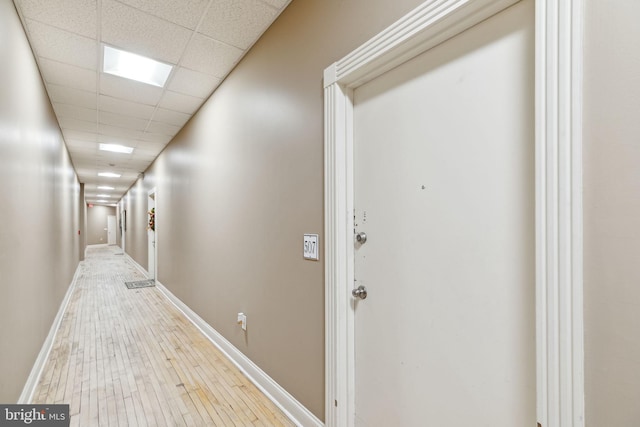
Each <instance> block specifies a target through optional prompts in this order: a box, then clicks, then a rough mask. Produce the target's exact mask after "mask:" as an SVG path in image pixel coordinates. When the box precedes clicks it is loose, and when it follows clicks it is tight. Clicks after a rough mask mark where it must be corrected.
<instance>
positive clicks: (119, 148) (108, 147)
mask: <svg viewBox="0 0 640 427" xmlns="http://www.w3.org/2000/svg"><path fill="white" fill-rule="evenodd" d="M100 150H102V151H111V152H113V153H125V154H131V153H133V148H132V147H126V146H124V145H118V144H100Z"/></svg>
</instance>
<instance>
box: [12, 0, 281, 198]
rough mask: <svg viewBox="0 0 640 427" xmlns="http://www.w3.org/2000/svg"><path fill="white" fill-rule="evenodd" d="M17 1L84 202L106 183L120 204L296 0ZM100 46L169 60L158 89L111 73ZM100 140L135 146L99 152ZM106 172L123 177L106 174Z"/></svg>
mask: <svg viewBox="0 0 640 427" xmlns="http://www.w3.org/2000/svg"><path fill="white" fill-rule="evenodd" d="M13 2H14V4H15V6H16V9H17V10H18V13H19V16H20V19H21V20H22V24H23V27H24V29H25V32H26V34H27V37H28V39H29V43H30V45H31V49H32V51H33V54H34V57H35V59H36V62H37V64H38V67H39V69H40V74H41V76H42V79H43V81H44V84H45V87H46V90H47V94H48V96H49V98H50V100H51V104H52V106H53V109H54V112H55V114H56V117H57V119H58V122H59V125H60V128H61V131H62V134H63V138H64V140H65V143H66V145H67V148H68V150H69V154H70V156H71V160H72V163H73V165H74V168H75V169H76V172H77V174H78V178H79V180H80V182H82V183H84V184H85V194H86V196H87V201H89V202H92V201H93V202H95V200H97V199H96V198H95V196H96V195H97V194H101V192H98V191H97V186H98V185H101V184H104V183H108V184H107V185H109V186H111V187H114V190H113V193H112V194H113V196H114V197H113V198H112V201H113V202H115V201H117V200H119V199H120V198H121V196H122V195H123V194H124V193H125V192H126V191H127V190H128V189H129V188H130V186H131V185H132V184H133V183H135V181H136V179H137V178H138V176H139V174H140V173H141V172H144V171H145V170H146V169H147V168H148V167H149V165H150V164H151V163H152V162H153V161H154V160H155V158H156V157H157V156H158V155H159V153H160V152H161V151H162V150H163V149H164V148H165V147H166V145H167V144H168V143H169V142H170V141H171V140H172V139H173V137H174V136H175V135H176V134H177V133H178V132H179V131H180V129H181V128H182V127H183V126H184V125H185V124H186V123H187V122H188V120H189V119H190V118H191V116H192V115H193V114H195V112H196V111H197V110H198V109H199V108H200V107H201V106H202V104H203V103H204V102H205V101H206V99H208V98H209V96H210V95H211V94H212V93H213V92H214V91H215V90H216V88H217V87H218V86H219V85H220V83H221V82H222V81H223V80H224V78H226V76H227V75H228V74H229V73H230V72H231V70H232V69H233V68H234V67H235V66H236V65H237V64H238V63H239V62H240V61H241V59H242V58H243V57H244V55H245V54H246V53H247V52H248V51H249V49H251V47H252V46H253V44H255V42H256V41H257V40H258V39H259V37H260V36H261V35H262V34H263V33H264V31H266V29H267V28H268V27H269V26H270V25H271V24H272V23H273V21H274V20H275V19H276V18H277V16H279V14H280V13H282V11H283V10H284V9H285V8H286V7H287V6H288V4H289V2H290V0H267V1H265V0H13ZM104 45H107V46H113V47H116V48H118V49H122V50H125V51H128V52H132V53H135V54H139V55H144V56H147V57H150V58H154V59H157V60H160V61H162V62H164V63H167V64H169V65H171V66H172V67H173V69H172V70H171V72H170V75H169V79H168V81H167V82H166V83H165V85H164V86H163V87H161V88H160V87H156V86H151V85H148V84H145V83H139V82H134V81H132V80H128V79H125V78H122V77H118V76H114V75H111V74H105V73H104V72H103V71H102V68H103V62H104V61H103V46H104ZM92 88H93V89H92ZM100 143H109V144H120V145H125V146H129V147H132V148H134V151H133V153H131V154H122V153H110V152H105V151H100V150H99V144H100ZM110 165H114V166H110ZM103 171H110V172H115V173H118V174H121V177H120V178H117V179H116V178H110V179H108V180H107V179H102V178H101V177H98V172H103ZM102 194H104V193H103V192H102Z"/></svg>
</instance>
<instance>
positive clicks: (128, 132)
mask: <svg viewBox="0 0 640 427" xmlns="http://www.w3.org/2000/svg"><path fill="white" fill-rule="evenodd" d="M98 131H99V132H100V134H102V135H104V136H106V137H113V138H115V139H117V138H129V139H141V138H142V135H143V133H144V132H142V131H138V130H133V129H127V128H122V127H116V126H109V125H105V124H102V123H101V124H99V125H98Z"/></svg>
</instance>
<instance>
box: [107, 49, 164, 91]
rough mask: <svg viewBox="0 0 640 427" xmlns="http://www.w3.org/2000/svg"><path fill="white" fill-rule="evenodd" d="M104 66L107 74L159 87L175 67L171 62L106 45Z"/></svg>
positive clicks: (162, 85)
mask: <svg viewBox="0 0 640 427" xmlns="http://www.w3.org/2000/svg"><path fill="white" fill-rule="evenodd" d="M102 67H103V68H102V70H103V71H104V72H105V73H107V74H113V75H114V76H119V77H124V78H125V79H131V80H135V81H138V82H142V83H146V84H150V85H153V86H159V87H164V85H165V83H166V82H167V78H169V73H171V69H172V68H173V67H172V66H171V65H169V64H164V63H162V62H158V61H156V60H154V59H151V58H147V57H145V56H141V55H136V54H135V53H131V52H126V51H124V50H120V49H116V48H113V47H110V46H106V45H105V46H104V61H103V65H102Z"/></svg>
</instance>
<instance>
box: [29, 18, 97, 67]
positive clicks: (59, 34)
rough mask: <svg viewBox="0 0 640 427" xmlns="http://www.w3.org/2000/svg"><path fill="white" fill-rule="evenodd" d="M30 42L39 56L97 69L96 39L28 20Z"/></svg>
mask: <svg viewBox="0 0 640 427" xmlns="http://www.w3.org/2000/svg"><path fill="white" fill-rule="evenodd" d="M27 27H28V29H29V35H30V37H29V41H30V42H31V46H32V48H33V50H34V52H35V54H36V55H37V56H40V57H43V58H48V59H53V60H55V61H58V62H64V63H67V64H71V65H75V66H78V67H81V68H88V69H90V70H95V69H96V63H97V59H98V55H97V52H98V51H97V48H98V44H97V42H96V41H95V40H94V39H90V38H87V37H83V36H79V35H77V34H73V33H70V32H68V31H64V30H61V29H58V28H54V27H51V26H49V25H46V24H42V23H40V22H37V21H33V20H29V19H27Z"/></svg>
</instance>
